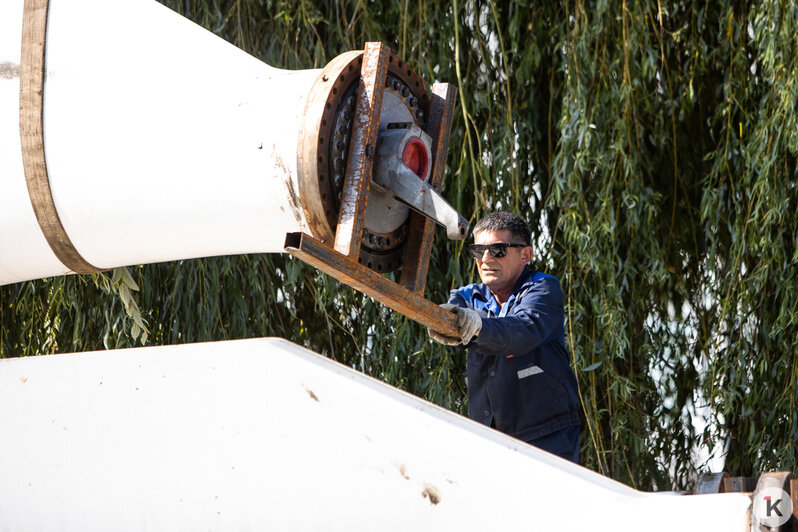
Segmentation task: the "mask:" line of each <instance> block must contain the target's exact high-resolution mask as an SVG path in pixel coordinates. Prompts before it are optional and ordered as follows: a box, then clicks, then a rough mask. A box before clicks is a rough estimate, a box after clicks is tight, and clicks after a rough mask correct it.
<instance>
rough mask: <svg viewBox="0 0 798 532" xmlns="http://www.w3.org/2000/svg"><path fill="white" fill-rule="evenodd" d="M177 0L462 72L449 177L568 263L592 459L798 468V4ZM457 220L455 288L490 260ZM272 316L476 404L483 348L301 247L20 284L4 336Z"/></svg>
mask: <svg viewBox="0 0 798 532" xmlns="http://www.w3.org/2000/svg"><path fill="white" fill-rule="evenodd" d="M164 3H165V4H167V5H168V6H170V7H171V8H173V9H175V10H176V11H178V12H180V13H182V14H184V15H185V16H187V17H189V18H191V19H193V20H195V21H196V22H198V23H199V24H202V25H203V26H205V27H207V28H209V29H210V30H212V31H214V32H215V33H217V34H218V35H220V36H222V37H224V38H225V39H227V40H229V41H230V42H232V43H234V44H236V45H237V46H240V47H242V48H243V49H245V50H247V51H248V52H250V53H252V54H253V55H255V56H256V57H259V58H261V59H262V60H264V61H266V62H267V63H269V64H271V65H273V66H276V67H280V68H291V69H294V68H311V67H314V68H318V67H321V66H323V65H324V64H326V62H327V61H329V60H330V59H332V58H333V57H334V56H335V55H337V54H338V53H341V52H343V51H346V50H350V49H357V48H362V45H363V43H364V42H366V41H376V40H380V41H383V42H386V43H387V44H388V45H389V46H391V48H392V49H393V50H394V51H395V52H397V53H399V54H400V56H402V57H403V58H404V59H405V60H406V61H407V62H408V63H409V64H410V65H411V66H412V67H413V68H414V69H415V70H416V71H417V72H418V73H419V74H420V75H421V76H422V77H423V78H424V79H425V80H427V82H431V81H433V80H443V81H449V82H452V83H456V84H457V86H458V88H459V102H460V105H459V108H458V116H457V117H456V120H455V124H454V126H453V132H452V138H451V144H450V149H449V160H448V165H447V168H448V172H447V176H446V178H445V187H446V189H445V194H446V195H447V196H448V198H449V199H450V200H451V201H452V202H453V203H454V204H455V206H456V207H457V208H458V210H460V212H461V213H464V215H465V216H467V217H470V218H471V221H472V222H473V221H474V220H475V219H476V218H478V217H479V216H480V215H482V214H483V213H484V212H485V211H488V210H493V209H498V208H503V209H510V210H513V211H516V212H519V213H521V214H523V215H524V216H526V217H527V219H528V221H529V222H530V225H531V226H532V228H533V234H534V239H535V242H536V251H537V257H536V260H537V264H538V267H539V268H540V269H542V270H545V271H551V272H552V273H554V274H556V275H557V276H558V277H559V278H560V279H561V281H562V283H563V289H564V293H565V297H566V312H567V342H568V344H569V346H570V348H571V349H572V352H573V354H574V367H575V370H576V371H577V374H578V376H579V381H580V387H581V397H582V401H583V407H584V417H585V423H584V425H583V431H582V432H583V438H582V455H583V459H584V461H585V464H586V465H587V466H588V467H591V468H593V469H595V470H597V471H600V472H602V473H605V474H607V475H610V476H612V477H614V478H617V479H619V480H621V481H624V482H627V483H630V484H632V485H635V486H637V487H639V488H652V487H657V488H660V489H669V488H671V487H674V488H683V487H686V486H688V485H689V484H690V483H691V481H692V479H693V478H694V476H695V473H696V471H697V470H701V469H702V467H704V466H703V464H702V457H703V458H706V456H707V454H708V453H710V452H715V453H723V452H727V456H726V463H725V469H726V471H728V472H730V473H731V474H733V475H748V474H755V473H756V472H757V471H760V470H765V469H773V468H781V469H788V470H793V471H795V470H798V467H796V466H798V463H796V456H797V455H798V453H796V449H795V447H794V445H795V443H794V442H796V441H798V416H796V412H797V411H798V404H796V403H798V387H796V386H794V382H795V381H796V377H798V288H797V287H798V231H797V230H796V229H798V228H797V227H796V224H797V223H798V222H797V220H798V218H796V216H795V215H794V213H795V212H796V208H797V207H798V205H797V203H798V201H797V200H798V197H797V196H796V183H797V182H796V153H797V152H798V124H796V109H795V106H796V102H798V85H797V84H798V81H797V80H798V71H797V70H798V46H797V45H798V43H796V37H795V36H796V35H798V27H796V26H797V25H798V8H796V7H795V6H793V5H792V3H789V2H783V1H781V2H780V1H776V0H765V1H762V2H758V3H749V2H742V1H732V0H719V1H717V2H690V1H686V0H682V1H676V2H660V1H657V2H654V1H641V2H630V1H628V0H625V1H624V0H622V1H619V2H607V1H606V0H605V1H598V2H591V3H587V2H584V1H582V0H574V1H559V2H540V1H529V0H528V1H518V2H494V1H490V0H452V1H451V2H447V3H443V2H431V1H429V0H427V1H421V2H414V3H410V2H408V1H402V2H376V3H375V2H361V1H353V0H349V1H343V0H306V1H305V0H300V1H296V2H285V1H276V0H257V1H256V0H238V1H234V0H183V1H178V0H168V1H165V2H164ZM436 238H437V239H436V246H435V250H434V252H433V256H432V264H431V268H430V273H429V278H428V287H427V295H428V297H429V298H430V299H432V300H435V301H442V300H445V299H446V297H447V293H448V290H449V289H451V288H453V287H456V286H459V285H461V284H465V283H467V282H472V281H473V280H474V279H475V272H474V268H473V264H472V262H471V261H469V260H468V259H467V258H466V257H465V256H464V254H462V253H461V251H462V244H461V243H454V242H448V243H447V242H445V241H444V237H443V235H442V234H440V232H439V233H438V235H437V237H436ZM137 287H138V288H137ZM266 335H276V336H281V337H284V338H287V339H289V340H292V341H294V342H297V343H300V344H302V345H306V346H308V347H309V348H311V349H313V350H316V351H318V352H321V353H324V354H325V355H327V356H329V357H331V358H334V359H336V360H338V361H340V362H342V363H344V364H347V365H349V366H352V367H355V368H358V369H361V370H362V371H364V372H366V373H368V374H370V375H374V376H376V377H378V378H380V379H383V380H385V381H386V382H389V383H391V384H394V385H396V386H399V387H401V388H403V389H406V390H408V391H410V392H412V393H415V394H417V395H420V396H423V397H426V398H428V399H430V400H432V401H435V402H436V403H438V404H441V405H443V406H445V407H447V408H451V409H454V410H457V411H460V412H463V411H464V408H465V403H464V401H465V398H464V396H465V391H464V385H463V379H462V374H463V371H464V361H463V357H462V355H460V354H459V353H456V352H450V351H448V350H447V349H445V348H443V347H441V346H438V345H435V344H432V343H431V342H430V341H429V340H428V339H427V337H426V334H425V332H424V330H423V329H422V328H421V327H419V326H418V325H417V324H415V323H413V322H411V321H410V320H408V319H406V318H404V317H402V316H400V315H397V314H394V313H392V312H390V311H388V310H387V309H385V308H384V307H382V306H380V305H378V304H375V303H374V302H372V301H371V300H369V299H368V298H366V297H364V296H362V295H360V294H358V293H355V292H354V291H352V290H350V289H348V288H345V287H342V285H340V284H338V283H337V282H335V281H333V280H331V279H330V278H328V277H326V276H324V275H321V274H319V273H318V272H316V271H314V270H312V269H311V268H309V267H307V266H304V265H302V264H301V263H299V262H298V261H296V260H293V259H291V258H290V257H286V256H241V257H220V258H212V259H202V260H196V261H181V262H176V263H169V264H155V265H147V266H135V267H130V268H127V269H122V270H121V271H117V272H115V273H114V274H112V276H111V277H110V278H109V277H108V275H98V276H94V277H88V278H80V277H74V276H72V277H64V278H56V279H45V280H41V281H35V282H29V283H19V284H16V285H11V286H6V287H2V288H0V353H2V354H3V356H19V355H32V354H41V353H53V352H66V351H81V350H88V349H102V348H116V347H126V346H132V345H139V344H144V343H146V344H171V343H181V342H195V341H205V340H218V339H229V338H245V337H254V336H266ZM696 420H697V421H696ZM697 451H698V453H697Z"/></svg>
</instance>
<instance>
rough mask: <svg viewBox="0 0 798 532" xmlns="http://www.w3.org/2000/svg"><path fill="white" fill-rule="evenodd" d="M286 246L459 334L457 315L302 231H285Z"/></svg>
mask: <svg viewBox="0 0 798 532" xmlns="http://www.w3.org/2000/svg"><path fill="white" fill-rule="evenodd" d="M285 250H286V251H287V252H288V253H290V254H291V255H293V256H295V257H297V258H299V259H301V260H302V261H304V262H306V263H307V264H310V265H311V266H313V267H314V268H317V269H319V270H321V271H323V272H324V273H326V274H327V275H330V276H331V277H334V278H335V279H338V280H339V281H341V282H342V283H345V284H348V285H349V286H351V287H352V288H354V289H355V290H358V291H360V292H363V293H364V294H366V295H367V296H369V297H372V298H374V299H376V300H377V301H379V302H380V303H382V304H384V305H385V306H387V307H390V308H392V309H393V310H395V311H397V312H400V313H402V314H404V315H405V316H407V317H408V318H410V319H412V320H415V321H417V322H419V323H420V324H422V325H426V326H427V327H429V328H431V329H434V330H436V331H440V332H442V333H444V334H446V335H448V336H455V337H457V336H459V332H458V327H457V317H456V316H455V314H452V313H451V312H447V311H445V310H443V309H442V308H440V307H439V306H438V305H436V304H435V303H433V302H431V301H429V300H427V299H424V298H423V297H421V296H420V295H418V294H416V293H414V292H411V291H410V290H408V289H407V288H405V287H403V286H401V285H399V284H397V283H395V282H393V281H391V280H390V279H388V278H387V277H385V276H384V275H380V274H379V273H377V272H375V271H372V270H370V269H368V268H366V267H365V266H363V265H362V264H359V263H358V262H357V261H354V260H352V259H351V258H350V257H347V256H346V255H343V254H341V253H338V252H337V251H335V250H334V249H331V248H329V247H327V246H325V245H324V244H322V243H321V242H319V241H318V240H315V239H313V238H312V237H310V236H308V235H305V234H303V233H288V234H287V235H286V239H285Z"/></svg>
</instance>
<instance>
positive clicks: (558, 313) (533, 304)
mask: <svg viewBox="0 0 798 532" xmlns="http://www.w3.org/2000/svg"><path fill="white" fill-rule="evenodd" d="M463 306H465V305H463ZM563 322H564V313H563V303H562V291H561V290H560V284H559V282H558V281H557V280H556V279H554V278H544V279H542V280H540V281H538V282H536V283H535V284H534V285H533V286H532V287H531V288H530V289H529V291H528V292H526V293H525V294H522V295H521V296H520V299H519V300H518V301H516V303H515V305H514V307H513V309H512V310H511V312H510V314H508V315H507V316H505V317H496V318H486V317H483V318H482V330H481V331H480V332H479V336H478V337H477V338H476V340H475V342H476V344H477V348H478V349H479V352H480V353H482V354H484V355H509V354H518V353H524V352H527V351H529V350H530V349H535V348H536V347H538V346H539V345H540V344H542V343H545V342H547V341H549V340H551V339H552V338H554V336H555V335H556V334H562V333H563Z"/></svg>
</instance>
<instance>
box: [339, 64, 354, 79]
mask: <svg viewBox="0 0 798 532" xmlns="http://www.w3.org/2000/svg"><path fill="white" fill-rule="evenodd" d="M347 70H349V72H352V65H349V68H348V69H347ZM341 78H343V76H341Z"/></svg>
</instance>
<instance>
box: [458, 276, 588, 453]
mask: <svg viewBox="0 0 798 532" xmlns="http://www.w3.org/2000/svg"><path fill="white" fill-rule="evenodd" d="M449 303H453V304H455V305H459V306H461V307H468V308H473V309H476V310H477V311H478V312H479V313H480V315H481V316H482V329H481V331H480V332H479V335H478V336H477V337H476V338H475V339H474V340H473V341H472V342H471V343H469V344H468V346H467V347H468V369H467V371H466V379H467V387H468V416H469V417H470V418H471V419H474V420H476V421H479V422H481V423H484V424H485V425H491V426H494V427H496V429H498V430H500V431H502V432H504V433H507V434H509V435H511V436H514V437H516V438H519V439H521V440H524V441H527V442H531V441H532V440H535V439H537V438H540V437H542V436H545V435H547V434H550V433H552V432H555V431H558V430H561V429H564V428H566V427H571V426H575V425H579V424H580V420H579V398H578V393H577V384H576V376H575V375H574V372H573V370H572V369H571V361H570V356H569V354H568V351H567V350H566V349H565V326H564V314H563V303H562V290H561V289H560V283H559V281H557V278H556V277H553V276H551V275H547V274H545V273H540V272H534V271H532V270H530V269H525V270H524V272H523V273H522V274H521V277H519V279H518V281H517V282H516V285H515V288H514V289H513V292H512V295H510V297H509V298H508V300H507V301H506V302H505V303H504V306H502V307H501V309H499V304H498V302H497V301H496V298H494V297H493V294H491V292H490V290H489V289H488V287H487V286H485V285H484V284H470V285H468V286H464V287H462V288H459V289H457V290H452V292H451V296H450V298H449Z"/></svg>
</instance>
